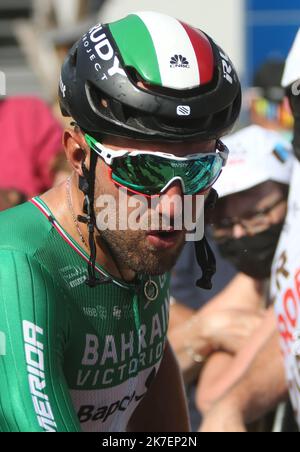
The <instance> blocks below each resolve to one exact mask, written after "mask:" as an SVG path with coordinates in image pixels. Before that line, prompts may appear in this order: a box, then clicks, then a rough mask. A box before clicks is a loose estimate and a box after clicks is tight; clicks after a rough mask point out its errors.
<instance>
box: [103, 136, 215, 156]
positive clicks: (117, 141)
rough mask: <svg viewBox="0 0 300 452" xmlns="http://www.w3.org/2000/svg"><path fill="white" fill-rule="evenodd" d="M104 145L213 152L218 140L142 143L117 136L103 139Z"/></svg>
mask: <svg viewBox="0 0 300 452" xmlns="http://www.w3.org/2000/svg"><path fill="white" fill-rule="evenodd" d="M103 144H105V145H106V146H110V147H112V148H115V149H118V148H121V149H135V150H151V151H158V152H163V151H168V152H172V151H174V152H176V151H181V152H184V153H187V154H188V153H189V152H201V151H205V150H208V151H212V150H214V149H215V146H216V140H210V141H197V142H166V141H142V140H135V139H132V138H123V137H117V136H107V137H104V138H103Z"/></svg>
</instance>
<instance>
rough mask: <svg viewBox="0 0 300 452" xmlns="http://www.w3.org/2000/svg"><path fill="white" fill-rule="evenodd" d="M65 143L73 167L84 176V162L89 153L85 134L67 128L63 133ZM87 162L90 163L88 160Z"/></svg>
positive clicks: (68, 158)
mask: <svg viewBox="0 0 300 452" xmlns="http://www.w3.org/2000/svg"><path fill="white" fill-rule="evenodd" d="M63 145H64V148H65V152H66V156H67V160H68V162H69V163H70V165H71V167H72V169H73V170H74V171H75V172H76V173H77V174H78V175H79V176H82V175H83V174H82V163H83V162H85V161H86V159H87V156H88V154H89V152H88V146H87V144H86V142H85V139H84V136H83V134H82V133H81V132H80V131H76V130H73V129H66V130H65V131H64V135H63ZM86 164H88V162H87V161H86ZM87 166H88V165H87Z"/></svg>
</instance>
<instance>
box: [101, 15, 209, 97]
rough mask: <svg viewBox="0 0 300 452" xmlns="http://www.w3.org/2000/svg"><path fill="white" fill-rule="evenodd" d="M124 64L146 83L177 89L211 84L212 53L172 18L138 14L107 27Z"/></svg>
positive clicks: (201, 37) (193, 31) (193, 32)
mask: <svg viewBox="0 0 300 452" xmlns="http://www.w3.org/2000/svg"><path fill="white" fill-rule="evenodd" d="M109 29H110V31H111V33H112V36H113V38H114V40H115V42H116V44H117V46H118V48H119V50H120V53H121V55H122V58H123V61H124V64H125V65H126V66H129V67H134V68H135V69H136V70H137V72H138V73H139V74H140V75H141V76H142V78H143V79H144V80H145V81H146V82H148V83H149V84H154V85H159V86H163V87H165V88H172V89H178V90H180V89H181V90H184V89H191V88H196V87H198V86H199V85H203V84H206V83H209V82H211V80H212V78H213V73H214V56H213V50H212V47H211V45H210V42H209V40H208V38H207V37H206V36H205V35H204V33H202V32H201V31H199V30H196V29H194V28H192V27H191V26H189V25H187V24H185V23H183V22H180V21H179V20H177V19H174V18H172V17H169V16H166V15H163V14H158V13H154V12H140V13H135V14H131V15H130V16H128V17H126V18H125V19H122V20H120V21H118V22H115V23H112V24H110V25H109Z"/></svg>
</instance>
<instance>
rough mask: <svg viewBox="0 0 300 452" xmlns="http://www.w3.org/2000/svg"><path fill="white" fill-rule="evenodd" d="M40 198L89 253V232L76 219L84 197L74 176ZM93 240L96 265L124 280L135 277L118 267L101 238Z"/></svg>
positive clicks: (130, 279)
mask: <svg viewBox="0 0 300 452" xmlns="http://www.w3.org/2000/svg"><path fill="white" fill-rule="evenodd" d="M68 185H69V187H68ZM68 191H69V193H68ZM41 199H42V200H43V201H44V202H45V203H46V204H47V206H48V207H49V209H50V210H51V212H52V213H53V215H54V216H55V218H56V220H57V221H58V222H59V224H60V225H61V226H62V227H63V229H64V230H65V231H66V232H67V233H68V234H69V235H70V236H71V237H72V238H73V240H75V242H76V243H77V244H78V245H80V246H81V247H82V248H84V249H85V251H86V252H87V253H88V254H89V253H90V249H89V245H88V243H89V234H88V230H87V227H86V225H84V224H82V223H79V222H78V221H77V217H78V215H82V216H84V213H83V211H82V207H83V201H84V197H83V194H82V193H81V192H79V190H78V188H77V185H76V181H75V178H74V177H73V178H72V179H71V182H70V184H68V182H67V181H66V182H63V183H62V184H61V185H59V186H57V187H55V188H53V189H52V190H50V191H48V192H47V193H45V194H44V195H42V196H41ZM95 242H96V249H97V260H96V262H97V264H98V265H100V266H101V267H103V268H104V269H105V270H106V271H107V272H108V273H109V274H110V275H111V276H113V277H115V278H119V279H122V280H124V281H126V282H130V281H133V280H134V279H135V277H136V274H135V272H133V271H132V270H130V269H128V268H119V267H118V265H117V264H116V262H115V261H114V259H113V257H112V255H111V253H110V251H109V249H108V247H107V246H106V245H105V244H104V243H103V242H102V241H101V240H96V241H95Z"/></svg>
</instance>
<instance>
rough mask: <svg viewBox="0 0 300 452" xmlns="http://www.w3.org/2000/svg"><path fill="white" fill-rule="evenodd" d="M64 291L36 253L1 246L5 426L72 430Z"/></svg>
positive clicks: (0, 415)
mask: <svg viewBox="0 0 300 452" xmlns="http://www.w3.org/2000/svg"><path fill="white" fill-rule="evenodd" d="M67 338H68V311H67V303H66V301H65V300H64V294H63V292H62V291H60V290H59V289H58V288H57V286H56V284H55V282H54V281H53V280H52V278H51V276H50V275H49V273H48V272H47V270H46V269H45V268H43V267H42V266H41V265H40V264H39V263H38V262H37V261H36V260H35V259H34V258H32V257H29V256H27V255H26V254H24V253H20V252H16V251H11V250H8V251H4V250H0V431H3V432H20V431H21V432H44V431H45V432H71V431H72V432H73V431H75V432H76V431H80V424H79V421H78V418H77V415H76V413H75V410H74V408H73V405H72V401H71V398H70V395H69V391H68V387H67V383H66V380H65V377H64V373H63V359H64V350H65V347H66V344H67V340H68V339H67Z"/></svg>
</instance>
